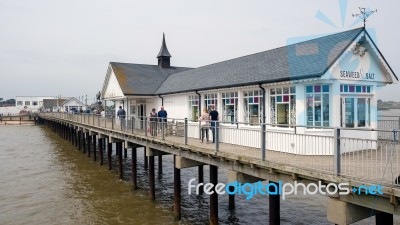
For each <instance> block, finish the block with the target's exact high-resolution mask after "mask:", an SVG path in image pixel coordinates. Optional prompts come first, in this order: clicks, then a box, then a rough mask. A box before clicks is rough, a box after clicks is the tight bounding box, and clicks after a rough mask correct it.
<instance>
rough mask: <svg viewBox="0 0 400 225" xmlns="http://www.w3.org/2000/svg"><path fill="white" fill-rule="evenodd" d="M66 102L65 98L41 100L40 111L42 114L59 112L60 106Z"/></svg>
mask: <svg viewBox="0 0 400 225" xmlns="http://www.w3.org/2000/svg"><path fill="white" fill-rule="evenodd" d="M66 100H67V98H52V99H43V107H42V108H41V111H43V112H60V111H61V109H62V104H63V103H64V102H65V101H66Z"/></svg>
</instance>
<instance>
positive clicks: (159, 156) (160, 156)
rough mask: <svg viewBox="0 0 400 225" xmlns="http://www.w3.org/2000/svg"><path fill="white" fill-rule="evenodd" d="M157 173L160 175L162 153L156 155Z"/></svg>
mask: <svg viewBox="0 0 400 225" xmlns="http://www.w3.org/2000/svg"><path fill="white" fill-rule="evenodd" d="M158 175H162V154H159V155H158Z"/></svg>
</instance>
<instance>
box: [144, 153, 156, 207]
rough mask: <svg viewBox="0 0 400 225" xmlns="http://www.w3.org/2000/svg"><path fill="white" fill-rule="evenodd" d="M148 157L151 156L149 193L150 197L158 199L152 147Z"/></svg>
mask: <svg viewBox="0 0 400 225" xmlns="http://www.w3.org/2000/svg"><path fill="white" fill-rule="evenodd" d="M146 148H148V147H146ZM148 158H149V188H150V190H149V194H150V199H151V200H153V201H154V200H155V199H156V188H155V179H154V155H153V152H152V149H150V148H149V152H148Z"/></svg>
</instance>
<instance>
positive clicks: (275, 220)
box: [269, 182, 280, 225]
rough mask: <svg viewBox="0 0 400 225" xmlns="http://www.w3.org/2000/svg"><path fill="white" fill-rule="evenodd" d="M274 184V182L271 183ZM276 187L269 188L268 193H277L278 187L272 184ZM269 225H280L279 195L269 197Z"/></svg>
mask: <svg viewBox="0 0 400 225" xmlns="http://www.w3.org/2000/svg"><path fill="white" fill-rule="evenodd" d="M271 183H274V182H271ZM274 184H275V185H276V186H274V185H271V186H270V190H269V191H270V193H271V192H276V193H279V190H277V188H278V187H279V185H278V184H277V183H274ZM269 224H270V225H279V224H280V195H269Z"/></svg>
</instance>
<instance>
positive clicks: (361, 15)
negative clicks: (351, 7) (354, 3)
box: [353, 7, 378, 28]
mask: <svg viewBox="0 0 400 225" xmlns="http://www.w3.org/2000/svg"><path fill="white" fill-rule="evenodd" d="M358 8H359V9H360V13H358V14H353V17H359V18H360V19H362V20H363V21H364V28H365V22H367V18H368V17H369V16H371V15H372V14H374V13H376V12H378V10H377V9H375V10H373V11H368V12H366V9H365V8H362V7H358Z"/></svg>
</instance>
